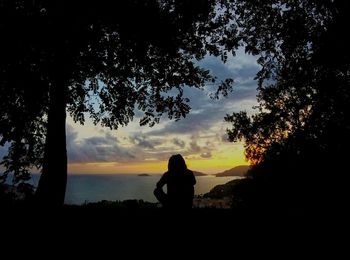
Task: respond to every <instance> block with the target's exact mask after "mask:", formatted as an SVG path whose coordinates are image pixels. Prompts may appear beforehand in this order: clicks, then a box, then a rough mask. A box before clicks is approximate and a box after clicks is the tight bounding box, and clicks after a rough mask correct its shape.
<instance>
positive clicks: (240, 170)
mask: <svg viewBox="0 0 350 260" xmlns="http://www.w3.org/2000/svg"><path fill="white" fill-rule="evenodd" d="M249 167H250V166H249V165H240V166H236V167H234V168H232V169H229V170H226V171H223V172H220V173H217V174H215V176H216V177H227V176H240V177H243V176H244V174H245V173H246V172H247V170H248V169H249Z"/></svg>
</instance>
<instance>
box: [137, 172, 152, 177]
mask: <svg viewBox="0 0 350 260" xmlns="http://www.w3.org/2000/svg"><path fill="white" fill-rule="evenodd" d="M138 176H142V177H147V176H151V175H149V174H147V173H140V174H138Z"/></svg>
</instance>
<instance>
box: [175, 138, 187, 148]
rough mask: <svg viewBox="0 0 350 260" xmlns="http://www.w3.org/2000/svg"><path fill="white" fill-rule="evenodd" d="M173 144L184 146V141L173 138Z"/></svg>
mask: <svg viewBox="0 0 350 260" xmlns="http://www.w3.org/2000/svg"><path fill="white" fill-rule="evenodd" d="M172 141H173V144H175V145H176V146H178V147H180V148H184V147H185V145H186V143H185V142H184V141H182V140H180V139H179V138H173V140H172Z"/></svg>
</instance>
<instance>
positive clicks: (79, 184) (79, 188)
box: [31, 174, 240, 205]
mask: <svg viewBox="0 0 350 260" xmlns="http://www.w3.org/2000/svg"><path fill="white" fill-rule="evenodd" d="M39 177H40V176H39V175H37V174H33V178H32V180H31V182H32V184H34V185H35V186H37V184H38V180H39ZM160 177H161V175H160V174H150V175H148V176H139V175H138V174H68V180H67V189H66V197H65V203H66V204H74V205H81V204H84V203H89V202H98V201H101V200H110V201H116V200H128V199H137V200H144V201H149V202H156V198H155V197H154V195H153V190H154V188H155V186H156V183H157V181H158V180H159V179H160ZM236 178H240V177H235V176H230V177H216V176H215V175H208V176H196V180H197V184H196V185H195V194H196V195H203V194H205V193H207V192H209V191H210V190H211V189H212V188H213V187H215V186H216V185H219V184H224V183H226V182H228V181H230V180H233V179H236ZM165 191H166V188H165Z"/></svg>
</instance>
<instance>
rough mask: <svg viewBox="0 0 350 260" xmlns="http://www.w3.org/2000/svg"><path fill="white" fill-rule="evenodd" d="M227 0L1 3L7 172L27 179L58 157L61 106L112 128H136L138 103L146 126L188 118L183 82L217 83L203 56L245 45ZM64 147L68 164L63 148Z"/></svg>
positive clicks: (227, 84)
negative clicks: (202, 64) (33, 169)
mask: <svg viewBox="0 0 350 260" xmlns="http://www.w3.org/2000/svg"><path fill="white" fill-rule="evenodd" d="M224 4H225V1H214V0H195V1H184V0H176V1H172V0H168V1H167V0H161V1H158V0H151V1H139V0H124V1H107V0H102V1H101V0H99V1H94V0H88V1H82V0H78V1H64V0H63V1H62V0H59V1H58V0H57V1H44V0H37V1H31V0H30V1H29V0H14V1H7V0H2V1H1V2H0V33H1V35H2V36H3V37H2V41H1V46H0V56H1V61H0V74H1V76H0V77H1V82H0V91H1V93H2V95H1V97H0V98H1V100H0V101H1V110H0V125H1V127H0V131H1V132H0V138H1V144H2V145H3V144H5V143H6V142H8V143H10V149H9V154H8V155H7V156H6V157H5V158H4V160H3V165H4V166H5V168H6V171H5V175H4V176H3V177H6V175H7V174H8V173H9V172H13V173H14V174H15V176H16V177H15V179H21V176H24V175H26V176H28V168H31V167H33V166H37V167H40V166H41V165H42V164H43V158H49V157H50V158H52V159H50V160H49V159H47V160H46V164H45V160H44V168H47V167H48V165H52V163H53V162H54V158H53V155H52V154H53V153H54V151H55V149H54V147H53V146H55V145H57V146H58V145H59V142H61V143H62V141H64V139H62V138H64V132H63V133H62V130H57V129H58V128H60V126H62V124H60V123H57V122H58V121H59V122H61V121H60V120H62V119H63V120H64V118H65V113H59V110H60V109H61V108H58V104H61V105H60V106H61V107H62V106H63V107H64V108H65V107H66V108H67V110H68V112H69V113H70V115H71V116H72V117H73V119H74V120H75V121H77V122H80V123H82V124H83V123H84V121H85V116H86V115H90V117H91V118H92V119H93V121H94V123H96V124H97V123H100V124H101V125H102V126H106V127H109V128H111V129H116V128H118V126H121V125H122V126H123V125H126V124H128V123H129V122H130V121H131V120H133V118H134V116H135V110H136V109H137V110H140V111H142V112H143V113H144V117H143V118H142V119H141V120H140V124H141V125H146V124H148V125H150V126H152V125H154V124H155V123H158V122H159V120H160V118H161V116H162V114H163V113H165V114H167V115H168V117H169V118H170V119H173V118H174V119H176V120H177V119H179V118H181V117H184V116H185V115H186V114H187V113H188V112H189V110H190V107H189V105H188V102H189V100H188V99H187V98H186V97H184V95H183V87H184V86H188V87H195V88H203V87H204V85H205V83H206V82H208V81H210V82H215V81H216V80H217V79H216V78H215V76H214V75H211V74H210V73H209V71H207V70H205V69H203V68H200V67H198V66H197V65H196V61H198V60H201V59H203V57H204V56H205V55H207V54H210V55H214V56H218V57H221V59H222V60H223V61H225V60H226V57H227V52H228V51H231V50H233V49H234V48H236V47H237V46H238V40H237V39H236V37H235V35H236V34H237V27H236V26H234V25H232V24H230V23H229V20H228V19H227V18H226V17H227V13H225V12H221V11H220V10H223V7H224ZM231 85H232V80H226V81H224V82H222V85H221V86H219V89H218V91H219V92H222V93H223V94H226V93H227V90H229V89H230V88H231ZM217 94H219V93H217ZM60 111H62V109H61V110H60ZM56 112H57V113H56ZM58 117H60V119H59V118H58ZM50 118H51V121H50ZM50 122H52V124H50ZM55 122H56V123H55ZM55 124H56V125H55ZM57 124H60V125H57ZM56 128H57V129H56ZM60 129H61V128H60ZM55 131H56V132H55ZM58 131H61V134H60V136H61V137H60V138H58V134H59V133H58ZM50 133H52V134H50ZM49 139H50V140H51V141H49ZM44 144H46V146H47V147H46V148H45V149H46V150H45V149H44ZM50 147H51V148H50ZM44 150H45V151H44ZM58 150H59V152H58ZM58 150H56V153H57V154H60V155H61V156H58V157H56V163H57V165H61V164H64V162H65V161H66V155H64V154H65V152H64V150H65V147H61V148H60V149H58ZM49 154H51V156H49ZM51 167H52V166H51ZM51 171H55V169H53V170H52V168H51ZM61 171H62V172H64V171H66V170H64V169H63V168H62V169H61ZM22 173H23V174H22ZM43 175H45V174H43ZM25 179H27V177H25V178H24V180H25ZM55 182H57V180H56V181H55ZM51 185H53V184H52V183H51Z"/></svg>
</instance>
